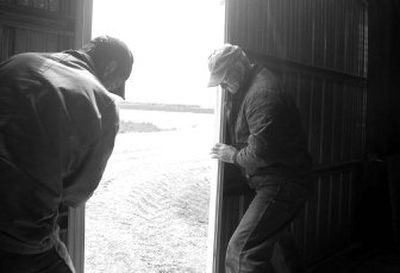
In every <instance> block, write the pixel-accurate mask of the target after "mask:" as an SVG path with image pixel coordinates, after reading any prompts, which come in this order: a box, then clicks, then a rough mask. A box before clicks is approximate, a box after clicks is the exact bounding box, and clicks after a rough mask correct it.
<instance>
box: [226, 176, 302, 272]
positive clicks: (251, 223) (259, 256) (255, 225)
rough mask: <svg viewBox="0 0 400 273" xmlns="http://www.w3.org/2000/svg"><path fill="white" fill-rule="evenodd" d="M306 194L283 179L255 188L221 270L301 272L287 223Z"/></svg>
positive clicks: (297, 209) (299, 207) (299, 261)
mask: <svg viewBox="0 0 400 273" xmlns="http://www.w3.org/2000/svg"><path fill="white" fill-rule="evenodd" d="M307 196H308V192H307V190H305V189H304V188H303V187H302V186H301V185H300V184H296V183H292V182H287V181H284V182H280V183H277V184H272V185H265V186H263V187H261V188H259V189H257V190H256V195H255V197H254V199H253V200H252V202H251V203H250V205H249V207H248V209H247V211H246V213H245V214H244V216H243V218H242V219H241V221H240V223H239V225H238V227H237V228H236V230H235V232H234V233H233V235H232V237H231V239H230V241H229V243H228V248H227V251H226V258H225V272H226V273H250V272H251V273H268V272H271V273H272V272H277V273H278V272H279V273H280V272H285V273H289V272H290V273H294V272H296V273H298V272H305V270H304V268H303V265H302V262H301V258H300V255H299V253H298V252H297V249H296V243H295V239H294V237H293V234H291V232H290V231H289V225H290V222H291V220H292V219H293V218H294V217H295V215H296V213H297V212H298V211H299V210H300V209H302V208H303V204H304V201H305V199H306V197H307Z"/></svg>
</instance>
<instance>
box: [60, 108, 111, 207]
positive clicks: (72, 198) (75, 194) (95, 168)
mask: <svg viewBox="0 0 400 273" xmlns="http://www.w3.org/2000/svg"><path fill="white" fill-rule="evenodd" d="M102 124H103V125H102V126H103V130H102V135H101V137H100V138H98V140H97V141H96V142H95V143H94V145H93V147H92V148H91V149H89V151H88V153H87V154H86V155H85V157H84V158H83V160H82V164H81V166H80V167H79V168H78V169H77V170H76V171H75V172H74V173H73V174H71V175H70V176H68V177H67V178H66V179H64V183H63V184H64V194H63V202H64V203H65V204H66V205H68V206H72V207H76V206H78V205H79V204H81V203H83V202H86V201H87V200H88V199H89V198H90V196H91V195H92V194H93V192H94V190H95V189H96V188H97V186H98V184H99V182H100V180H101V177H102V175H103V172H104V170H105V167H106V165H107V161H108V159H109V157H110V156H111V153H112V151H113V148H114V141H115V136H116V134H117V133H118V129H119V115H118V110H117V107H116V105H115V104H114V103H112V104H110V105H109V106H108V107H107V108H106V111H105V113H103V115H102Z"/></svg>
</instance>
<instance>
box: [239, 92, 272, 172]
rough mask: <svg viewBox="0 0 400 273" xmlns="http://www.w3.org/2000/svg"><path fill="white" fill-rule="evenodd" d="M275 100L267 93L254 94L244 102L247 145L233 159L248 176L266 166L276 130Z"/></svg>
mask: <svg viewBox="0 0 400 273" xmlns="http://www.w3.org/2000/svg"><path fill="white" fill-rule="evenodd" d="M277 107H278V104H277V100H276V98H275V96H274V95H271V94H268V92H255V93H254V94H253V96H252V97H251V98H248V99H246V101H244V111H245V117H246V120H247V125H248V129H249V133H250V134H249V137H248V138H247V143H246V144H245V145H244V147H243V148H241V149H240V150H239V151H238V152H237V154H236V157H235V158H234V161H235V163H236V164H237V165H239V166H240V167H243V168H244V169H245V170H246V173H247V174H249V175H252V174H254V172H255V170H257V169H259V168H261V167H265V166H267V165H268V154H269V153H270V152H272V151H271V145H273V143H271V139H272V138H273V135H274V134H276V132H274V131H275V130H276V128H274V127H276V126H275V124H276V123H275V122H274V121H275V118H276V117H275V115H276V111H277Z"/></svg>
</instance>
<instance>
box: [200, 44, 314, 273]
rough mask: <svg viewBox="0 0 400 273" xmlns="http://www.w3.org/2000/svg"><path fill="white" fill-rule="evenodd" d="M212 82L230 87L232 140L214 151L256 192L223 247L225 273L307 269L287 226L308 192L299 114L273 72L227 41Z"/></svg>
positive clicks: (214, 62)
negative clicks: (237, 169) (238, 172)
mask: <svg viewBox="0 0 400 273" xmlns="http://www.w3.org/2000/svg"><path fill="white" fill-rule="evenodd" d="M208 61H209V62H208V67H209V71H210V79H209V82H208V86H209V87H213V86H218V85H219V86H220V87H221V88H222V89H223V90H225V91H226V92H227V102H226V115H227V125H228V126H227V127H228V138H227V141H228V142H227V143H217V144H216V145H215V146H214V147H213V148H212V150H211V156H212V157H213V158H216V159H218V160H221V161H223V162H225V163H228V164H234V165H236V166H237V167H238V168H240V170H241V173H242V174H243V176H244V177H245V179H246V181H247V183H248V185H249V186H250V188H252V189H253V190H254V191H255V193H256V194H255V197H254V199H253V200H252V202H251V204H250V206H249V207H248V209H247V211H246V213H245V214H244V216H243V218H242V219H241V221H240V223H239V225H238V226H237V228H236V230H235V232H234V233H233V235H232V237H231V239H230V241H229V244H228V247H227V251H226V259H225V270H226V273H244V272H246V273H250V272H251V273H266V272H304V268H303V265H302V263H301V259H300V256H299V254H298V252H297V250H296V247H295V240H294V237H293V235H292V234H291V233H290V232H289V230H288V228H289V224H290V222H291V220H292V219H293V218H294V217H295V215H296V214H297V213H298V211H299V210H301V209H302V207H303V204H304V201H305V200H306V199H307V198H308V196H309V194H310V190H311V188H312V187H311V182H309V180H308V179H307V174H308V173H309V172H310V170H311V165H312V162H311V157H310V155H309V153H308V151H307V146H306V138H305V135H304V131H303V128H302V125H301V119H300V114H299V112H298V109H297V107H296V105H295V103H294V101H293V100H292V98H291V97H290V96H289V95H288V94H287V93H286V92H285V91H284V90H283V88H282V86H281V84H280V82H279V80H278V79H277V77H275V76H274V74H273V73H272V72H271V71H270V70H268V69H266V68H263V67H261V66H258V65H255V64H252V63H251V62H250V60H249V58H248V57H247V55H246V53H245V52H244V51H243V50H242V49H241V48H240V47H238V46H236V45H231V44H225V45H223V46H222V47H221V48H219V49H217V50H215V51H214V52H213V53H212V54H211V55H210V57H209V59H208Z"/></svg>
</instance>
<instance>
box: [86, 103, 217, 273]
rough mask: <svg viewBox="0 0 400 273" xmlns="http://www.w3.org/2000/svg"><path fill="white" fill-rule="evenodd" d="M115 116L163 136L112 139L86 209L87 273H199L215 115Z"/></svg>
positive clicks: (130, 135)
mask: <svg viewBox="0 0 400 273" xmlns="http://www.w3.org/2000/svg"><path fill="white" fill-rule="evenodd" d="M127 111H128V112H127ZM121 118H122V119H123V120H129V121H141V122H142V121H144V122H150V123H152V124H154V125H155V126H157V127H158V128H160V129H161V131H158V132H146V133H135V132H131V133H123V134H119V135H118V137H117V139H116V145H115V148H114V152H113V155H112V156H111V158H110V161H109V164H108V166H107V169H106V171H105V173H104V175H103V178H102V181H101V183H100V185H99V187H98V189H97V190H96V192H95V194H94V195H93V196H92V198H91V199H90V200H89V202H88V203H87V205H86V231H85V237H86V241H85V244H86V246H85V272H88V273H102V272H107V273H113V272H118V273H132V272H135V273H142V272H143V273H153V272H154V273H170V272H171V273H172V272H182V273H192V272H193V273H194V272H195V273H197V272H205V268H206V258H207V229H208V227H207V223H208V210H209V204H208V202H209V183H210V181H212V175H213V171H212V170H213V165H214V164H215V161H213V160H211V159H210V157H209V151H210V149H211V146H212V145H213V142H214V141H213V139H214V123H213V122H214V116H213V115H212V114H193V113H166V112H150V111H132V110H125V111H124V112H121Z"/></svg>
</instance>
